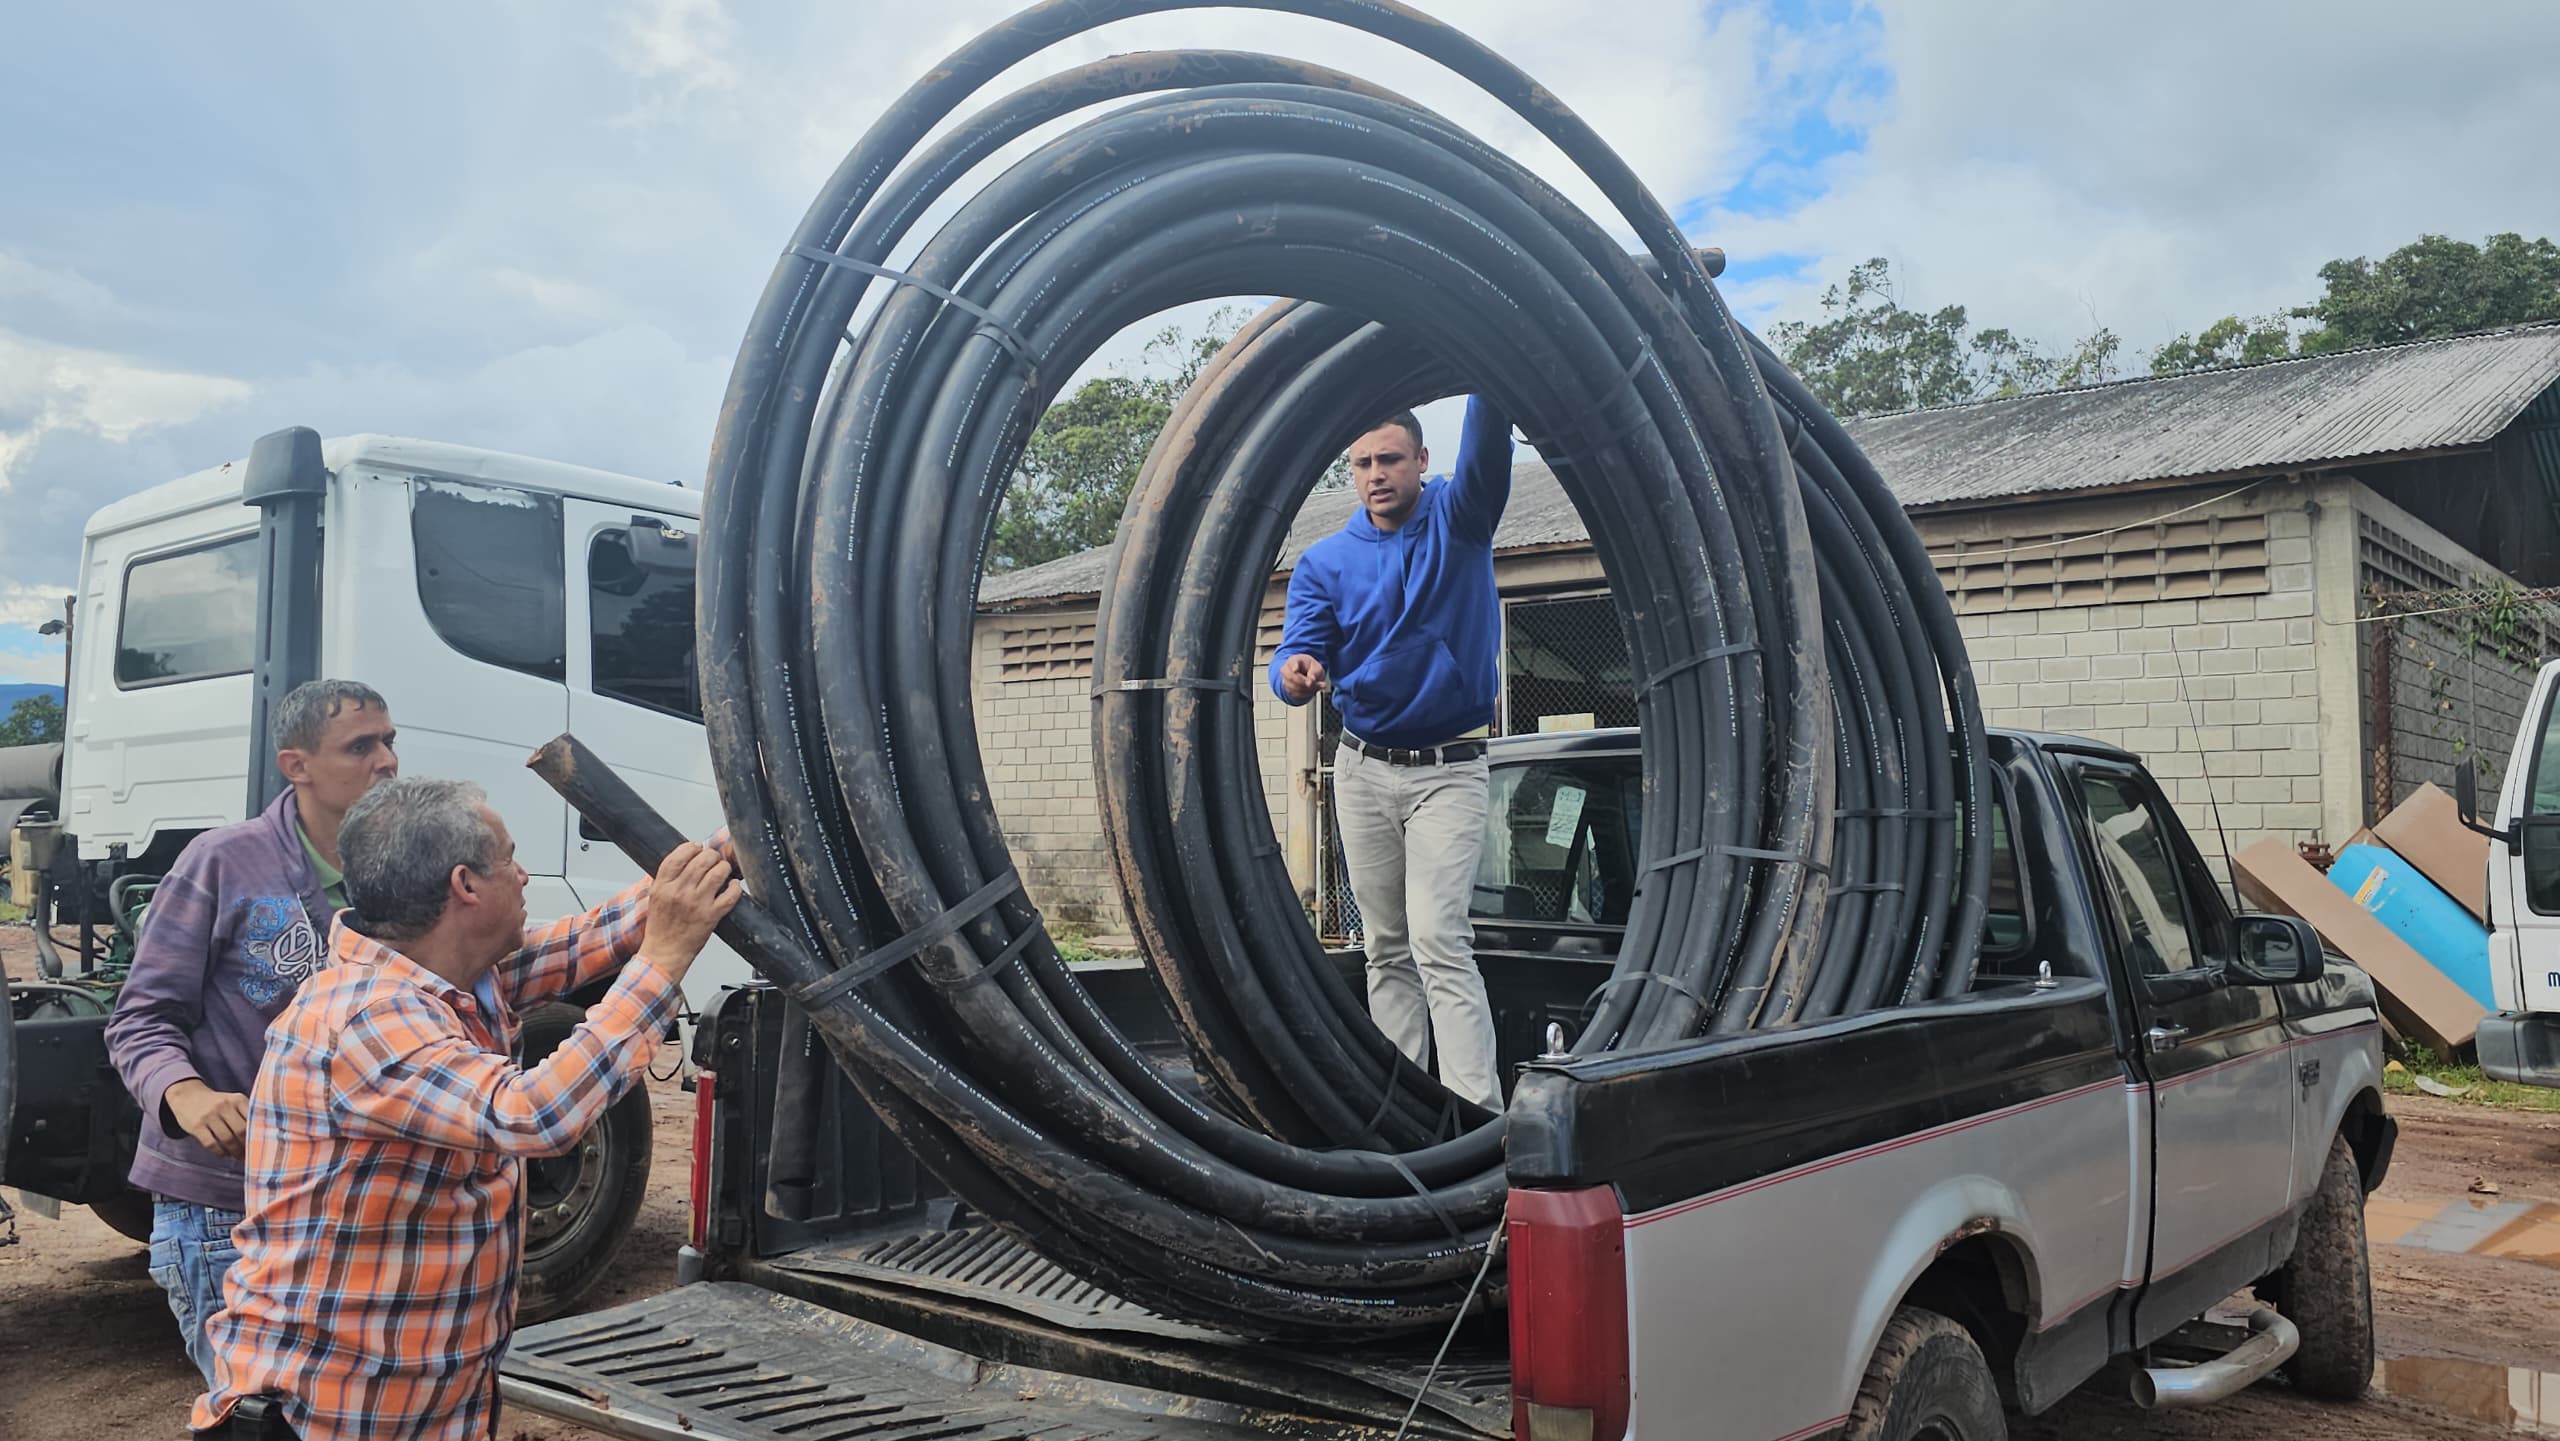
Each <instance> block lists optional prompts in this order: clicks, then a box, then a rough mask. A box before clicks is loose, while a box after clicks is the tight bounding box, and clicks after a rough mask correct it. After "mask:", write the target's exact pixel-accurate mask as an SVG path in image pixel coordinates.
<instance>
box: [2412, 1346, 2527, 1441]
mask: <svg viewBox="0 0 2560 1441" xmlns="http://www.w3.org/2000/svg"><path fill="white" fill-rule="evenodd" d="M2373 1384H2374V1388H2375V1389H2376V1390H2379V1391H2383V1392H2386V1393H2388V1394H2390V1395H2393V1396H2398V1397H2401V1398H2403V1399H2405V1400H2410V1401H2416V1402H2418V1403H2420V1404H2421V1405H2426V1406H2433V1407H2435V1408H2436V1409H2437V1410H2439V1411H2449V1412H2451V1413H2453V1414H2454V1415H2456V1416H2459V1417H2462V1418H2463V1419H2464V1420H2466V1421H2479V1422H2484V1423H2486V1424H2488V1425H2491V1426H2495V1427H2498V1428H2499V1429H2501V1430H2503V1431H2507V1432H2510V1433H2513V1434H2516V1435H2522V1436H2555V1437H2560V1371H2530V1370H2527V1369H2525V1368H2524V1367H2522V1366H2493V1365H2490V1364H2489V1363H2487V1362H2485V1361H2453V1360H2448V1359H2446V1358H2444V1357H2440V1356H2412V1357H2407V1358H2403V1359H2400V1360H2385V1361H2378V1362H2376V1363H2375V1364H2374V1372H2373Z"/></svg>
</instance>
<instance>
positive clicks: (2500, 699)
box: [2348, 484, 2560, 816]
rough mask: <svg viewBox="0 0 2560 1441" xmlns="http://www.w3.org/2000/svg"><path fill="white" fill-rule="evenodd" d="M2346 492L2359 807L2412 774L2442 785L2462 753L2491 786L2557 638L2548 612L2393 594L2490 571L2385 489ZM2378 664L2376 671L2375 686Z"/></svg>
mask: <svg viewBox="0 0 2560 1441" xmlns="http://www.w3.org/2000/svg"><path fill="white" fill-rule="evenodd" d="M2348 499H2349V501H2350V503H2351V504H2352V505H2353V507H2354V510H2355V547H2354V564H2355V580H2356V588H2355V595H2356V598H2357V600H2358V602H2359V611H2360V617H2361V618H2360V622H2359V624H2358V625H2357V626H2356V627H2355V631H2356V635H2355V640H2356V645H2355V657H2354V658H2355V663H2356V690H2355V692H2354V694H2355V704H2356V707H2357V714H2358V719H2359V726H2358V737H2359V740H2360V749H2361V751H2362V754H2363V757H2364V765H2363V767H2362V768H2361V771H2360V774H2359V782H2360V787H2361V788H2360V790H2359V792H2358V794H2359V795H2360V796H2361V798H2362V799H2363V802H2364V806H2365V814H2366V815H2367V816H2372V815H2374V814H2377V813H2380V812H2383V811H2387V810H2389V809H2390V808H2391V807H2392V806H2393V805H2396V804H2398V803H2399V802H2400V801H2402V800H2405V799H2407V798H2408V796H2409V794H2410V793H2411V792H2412V791H2415V790H2416V789H2418V787H2420V786H2422V785H2430V784H2431V785H2435V786H2439V787H2441V788H2443V789H2445V790H2451V789H2453V783H2454V781H2453V778H2454V773H2455V771H2456V770H2457V769H2458V768H2459V767H2461V766H2462V765H2464V764H2477V765H2478V766H2479V768H2480V785H2481V789H2482V791H2483V792H2484V793H2487V792H2494V791H2495V790H2496V788H2497V785H2498V782H2499V779H2500V777H2502V776H2504V775H2505V774H2506V765H2507V757H2508V752H2509V750H2510V748H2511V747H2512V745H2513V743H2514V740H2515V733H2516V727H2517V726H2518V725H2519V724H2520V723H2521V722H2522V720H2523V718H2524V712H2525V706H2526V702H2527V701H2528V699H2529V698H2530V696H2531V695H2532V691H2533V680H2534V674H2535V672H2536V671H2537V670H2538V669H2539V668H2540V666H2541V662H2542V660H2543V658H2544V657H2546V656H2548V655H2550V654H2552V652H2553V644H2554V641H2555V639H2560V634H2555V628H2554V627H2553V626H2552V625H2551V614H2550V612H2549V611H2548V609H2547V608H2545V607H2542V606H2537V605H2531V604H2523V603H2519V604H2516V605H2514V606H2513V607H2511V608H2510V610H2509V612H2508V613H2507V614H2506V615H2504V616H2503V617H2502V616H2499V615H2497V614H2496V613H2494V612H2492V611H2488V610H2452V611H2446V610H2443V609H2442V607H2443V606H2444V605H2446V604H2450V603H2451V601H2450V598H2436V597H2426V598H2421V599H2416V600H2409V599H2399V598H2396V597H2405V596H2408V595H2409V594H2410V593H2412V592H2418V593H2425V592H2432V591H2445V590H2464V589H2468V590H2474V591H2482V590H2486V589H2488V588H2490V587H2493V586H2495V585H2496V584H2497V583H2498V581H2499V580H2500V576H2499V573H2498V572H2497V571H2496V570H2495V569H2493V568H2492V567H2490V565H2489V564H2488V563H2487V562H2486V561H2484V560H2483V559H2482V558H2481V557H2479V556H2478V555H2476V554H2473V553H2472V552H2471V551H2469V550H2468V549H2466V548H2464V547H2463V546H2461V545H2459V544H2457V543H2456V542H2454V541H2453V540H2452V539H2450V538H2449V537H2447V536H2446V535H2444V534H2443V533H2442V532H2441V531H2439V530H2437V529H2436V528H2435V527H2434V526H2432V525H2430V524H2428V523H2427V522H2426V521H2424V520H2423V519H2421V518H2420V517H2419V516H2418V515H2416V514H2414V513H2412V512H2411V511H2409V510H2407V509H2404V508H2403V507H2402V506H2401V505H2400V504H2398V503H2397V502H2396V501H2395V500H2393V499H2392V498H2390V497H2389V496H2386V495H2384V494H2381V493H2379V492H2377V491H2376V490H2374V489H2372V488H2369V487H2367V486H2366V485H2363V484H2354V485H2352V486H2351V487H2350V489H2349V492H2348ZM2377 596H2389V597H2395V598H2393V599H2389V600H2377V599H2376V597H2377ZM2408 612H2416V613H2415V614H2410V613H2408ZM2428 612H2433V613H2432V614H2430V613H2428ZM2380 615H2389V616H2390V617H2391V618H2390V619H2387V620H2383V619H2377V618H2376V617H2377V616H2380ZM2377 668H2379V673H2380V674H2382V675H2384V676H2386V677H2387V681H2386V682H2385V683H2383V684H2380V685H2377V674H2378V670H2377Z"/></svg>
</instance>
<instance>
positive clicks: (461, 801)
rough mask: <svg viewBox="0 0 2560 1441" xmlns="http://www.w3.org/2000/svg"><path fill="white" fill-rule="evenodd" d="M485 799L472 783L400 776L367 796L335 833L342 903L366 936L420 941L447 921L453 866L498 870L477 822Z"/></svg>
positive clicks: (494, 843) (492, 837)
mask: <svg viewBox="0 0 2560 1441" xmlns="http://www.w3.org/2000/svg"><path fill="white" fill-rule="evenodd" d="M488 803H489V796H488V793H487V792H485V791H483V790H481V789H480V788H479V787H478V786H476V785H473V784H472V783H471V782H469V781H447V780H433V779H430V778H428V777H425V776H418V777H414V778H413V777H409V776H403V777H401V778H400V779H398V780H389V781H384V782H382V783H381V784H380V785H377V786H375V787H374V788H373V789H371V790H369V791H366V792H365V793H364V799H362V800H360V801H357V802H356V803H355V805H354V806H352V807H351V808H349V809H348V811H347V819H346V823H345V824H344V825H342V826H341V827H340V828H339V830H338V854H339V857H340V858H341V859H342V860H343V861H344V862H345V866H346V872H345V873H346V878H347V903H348V904H349V905H351V906H353V907H355V911H356V915H357V916H358V917H359V918H361V919H362V920H363V921H364V931H365V934H367V935H371V936H382V937H406V936H416V935H420V934H422V933H424V932H426V931H428V930H431V929H433V928H434V926H435V923H436V920H437V918H438V917H440V916H442V915H443V914H444V903H445V897H446V892H447V889H448V887H447V881H448V880H449V879H450V878H451V877H452V875H453V868H454V867H455V866H469V867H471V868H472V869H473V870H485V869H487V868H488V867H490V866H492V865H494V864H496V863H497V862H498V860H499V859H500V857H499V856H498V855H497V853H496V852H497V849H498V834H497V832H496V831H494V830H492V829H490V827H489V823H488V822H487V821H485V820H483V819H481V816H480V808H481V807H482V806H485V805H487V804H488Z"/></svg>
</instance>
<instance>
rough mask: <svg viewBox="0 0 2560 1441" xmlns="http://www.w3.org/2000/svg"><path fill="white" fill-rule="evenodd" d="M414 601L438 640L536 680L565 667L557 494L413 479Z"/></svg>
mask: <svg viewBox="0 0 2560 1441" xmlns="http://www.w3.org/2000/svg"><path fill="white" fill-rule="evenodd" d="M409 532H410V542H411V544H412V545H413V546H414V547H415V548H416V555H417V563H418V603H419V604H420V605H422V606H424V607H426V612H427V623H428V624H429V625H431V626H433V627H435V632H436V634H437V635H438V636H441V637H443V639H444V643H445V644H447V645H449V646H452V647H453V648H454V649H455V650H457V651H460V652H461V653H462V654H464V655H467V656H469V657H471V658H472V659H473V660H476V661H485V662H487V663H488V664H490V665H495V666H504V667H506V668H507V669H508V670H516V671H522V672H524V673H525V674H526V675H530V676H538V677H540V678H541V679H543V680H550V681H556V680H564V679H566V678H567V676H568V673H569V642H568V627H569V620H568V613H569V603H568V582H567V580H566V578H565V576H564V574H563V572H564V571H566V569H567V567H566V566H565V565H564V564H563V563H562V561H561V558H560V545H561V541H560V498H559V497H558V496H552V495H536V494H533V493H532V492H530V491H522V490H510V489H507V488H504V487H501V486H494V485H461V484H456V483H453V482H450V481H441V480H427V479H424V478H421V479H419V480H418V481H417V482H416V483H415V484H414V485H413V486H412V488H411V491H410V500H409Z"/></svg>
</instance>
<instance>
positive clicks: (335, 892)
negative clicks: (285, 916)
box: [293, 821, 347, 911]
mask: <svg viewBox="0 0 2560 1441" xmlns="http://www.w3.org/2000/svg"><path fill="white" fill-rule="evenodd" d="M293 833H294V834H295V835H298V836H300V837H302V853H303V854H304V855H306V856H309V857H311V869H312V872H313V873H314V874H315V875H317V876H319V877H320V896H321V898H322V899H323V900H326V901H327V902H328V903H329V908H330V909H331V910H333V911H343V910H345V909H346V908H347V878H346V876H345V875H344V874H343V873H341V872H340V871H339V869H338V868H337V867H336V866H333V865H331V864H329V862H328V861H327V860H325V859H323V858H322V857H321V854H320V848H319V847H318V846H315V845H313V844H312V843H311V833H310V832H309V831H306V830H304V829H303V828H302V822H300V821H295V822H294V823H293Z"/></svg>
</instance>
